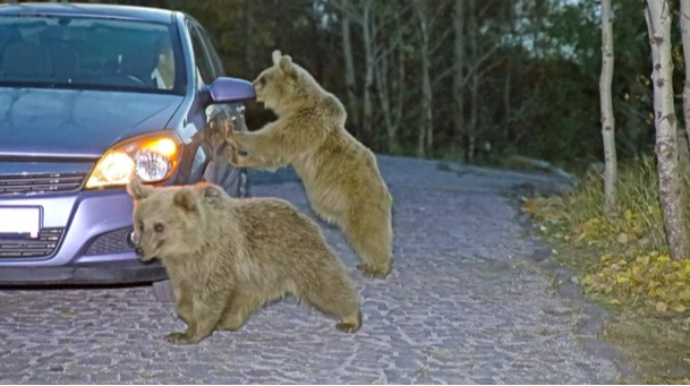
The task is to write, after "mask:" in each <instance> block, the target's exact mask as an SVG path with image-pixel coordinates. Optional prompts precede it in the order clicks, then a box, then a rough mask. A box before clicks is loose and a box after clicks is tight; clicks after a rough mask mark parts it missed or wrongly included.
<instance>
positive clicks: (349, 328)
mask: <svg viewBox="0 0 690 386" xmlns="http://www.w3.org/2000/svg"><path fill="white" fill-rule="evenodd" d="M335 328H337V329H338V331H340V332H344V333H347V334H353V333H355V332H357V330H359V326H358V325H357V324H355V323H345V322H340V323H338V324H336V325H335Z"/></svg>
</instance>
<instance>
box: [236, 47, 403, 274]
mask: <svg viewBox="0 0 690 386" xmlns="http://www.w3.org/2000/svg"><path fill="white" fill-rule="evenodd" d="M273 64H274V65H273V67H271V68H268V69H266V70H264V71H263V72H262V73H261V74H260V75H259V77H258V78H257V79H256V80H255V81H254V88H255V89H256V95H257V101H259V102H263V103H264V104H265V106H266V107H267V108H269V109H271V110H273V111H274V112H275V113H276V115H277V116H278V120H277V121H275V122H271V123H269V124H267V125H266V126H264V127H263V128H261V129H260V130H258V131H254V132H237V131H234V130H232V127H231V125H232V123H230V122H228V125H229V126H230V127H225V128H224V129H225V131H226V136H227V140H228V142H229V143H230V144H231V145H233V146H234V147H235V148H236V149H237V150H240V151H243V152H245V153H246V155H240V154H238V153H237V151H236V152H234V153H233V156H232V157H231V160H230V161H231V163H233V164H234V165H235V166H236V167H242V168H258V169H267V170H275V169H277V168H280V167H283V166H287V165H288V164H289V165H292V166H293V167H294V169H295V171H296V172H297V174H298V175H299V176H300V178H301V179H302V181H303V183H304V187H305V190H306V192H307V196H308V198H309V202H310V203H311V205H312V207H313V208H314V210H315V211H316V212H317V213H318V214H319V215H320V216H321V217H322V218H323V219H324V220H326V221H328V222H334V223H336V224H337V225H338V226H339V227H340V228H341V229H342V231H343V233H345V235H346V237H347V239H348V241H349V242H350V244H351V245H352V247H353V248H354V250H355V251H356V252H357V254H358V255H359V256H360V257H361V259H362V260H363V263H361V264H359V265H358V266H357V268H359V269H360V270H362V271H363V272H364V273H365V274H367V275H369V276H377V277H386V276H387V275H388V274H389V273H390V271H391V268H392V262H393V251H392V244H393V230H392V224H391V206H392V202H393V199H392V197H391V195H390V193H389V192H388V188H387V187H386V184H385V183H384V181H383V178H381V173H380V172H379V169H378V165H377V163H376V158H375V156H374V154H373V153H372V152H371V151H370V150H369V149H367V148H366V147H365V146H364V145H362V144H361V143H360V142H358V141H357V140H356V139H355V138H354V137H353V136H352V135H350V133H348V132H347V130H345V120H346V118H347V113H346V112H345V108H344V107H343V105H342V103H340V101H339V100H338V98H336V97H335V96H334V95H333V94H331V93H329V92H327V91H326V90H324V89H323V88H322V87H321V86H320V85H319V84H318V83H317V82H316V80H315V79H314V78H313V77H312V76H311V74H309V73H308V72H307V71H306V70H304V69H303V68H302V67H300V66H298V65H296V64H294V63H293V62H292V59H291V58H290V56H288V55H281V53H280V51H274V52H273Z"/></svg>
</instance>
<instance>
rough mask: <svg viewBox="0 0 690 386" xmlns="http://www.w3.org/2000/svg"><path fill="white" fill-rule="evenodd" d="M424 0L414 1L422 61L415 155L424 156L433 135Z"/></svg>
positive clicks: (428, 27)
mask: <svg viewBox="0 0 690 386" xmlns="http://www.w3.org/2000/svg"><path fill="white" fill-rule="evenodd" d="M426 6H427V4H426V2H425V1H424V0H417V1H415V12H416V14H417V19H418V21H419V28H420V33H421V38H422V39H421V40H422V44H421V47H420V54H421V61H422V71H421V76H422V106H421V110H422V114H421V116H422V122H421V125H420V128H419V135H418V138H417V139H418V142H417V156H418V157H424V156H425V155H426V154H427V153H428V152H429V151H430V150H431V148H432V146H433V144H434V137H433V91H432V89H431V52H430V50H429V38H430V34H431V31H430V25H429V24H430V22H429V15H428V12H427V9H426Z"/></svg>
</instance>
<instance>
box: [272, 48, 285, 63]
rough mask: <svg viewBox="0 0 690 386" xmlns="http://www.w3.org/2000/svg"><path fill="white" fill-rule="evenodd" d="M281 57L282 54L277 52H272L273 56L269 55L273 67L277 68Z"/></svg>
mask: <svg viewBox="0 0 690 386" xmlns="http://www.w3.org/2000/svg"><path fill="white" fill-rule="evenodd" d="M281 56H283V54H281V53H280V51H279V50H275V51H273V54H271V58H273V65H274V66H278V62H279V61H280V57H281Z"/></svg>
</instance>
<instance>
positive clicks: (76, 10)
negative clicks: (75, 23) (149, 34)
mask: <svg viewBox="0 0 690 386" xmlns="http://www.w3.org/2000/svg"><path fill="white" fill-rule="evenodd" d="M174 14H175V12H174V11H170V10H166V9H160V8H149V7H137V6H127V5H112V4H81V3H19V4H0V16H39V15H44V16H81V17H99V18H109V19H110V18H112V19H125V20H139V21H150V22H156V23H167V24H170V23H172V22H173V20H174V19H173V16H174Z"/></svg>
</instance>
